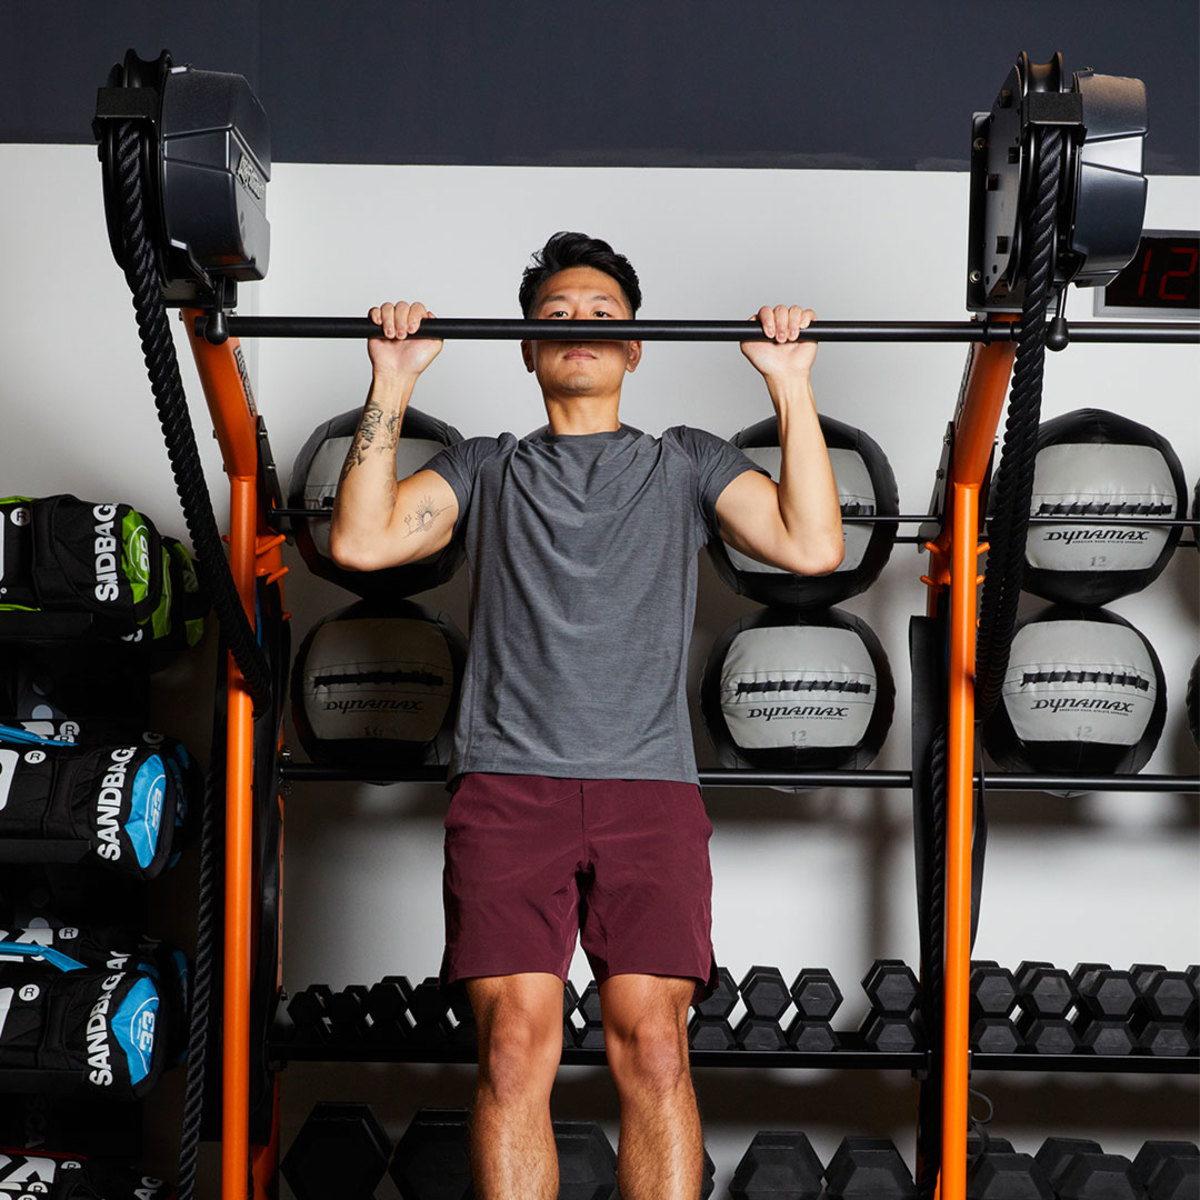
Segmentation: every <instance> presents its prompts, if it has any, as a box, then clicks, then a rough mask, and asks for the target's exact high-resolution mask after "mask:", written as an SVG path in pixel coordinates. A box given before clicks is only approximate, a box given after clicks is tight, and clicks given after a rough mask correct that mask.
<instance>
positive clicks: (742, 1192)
mask: <svg viewBox="0 0 1200 1200" xmlns="http://www.w3.org/2000/svg"><path fill="white" fill-rule="evenodd" d="M823 1174H824V1167H822V1166H821V1160H820V1159H819V1158H818V1157H817V1152H816V1151H815V1150H814V1149H813V1148H812V1143H811V1142H810V1141H809V1140H808V1136H807V1135H806V1134H803V1133H800V1132H791V1131H778V1132H776V1131H763V1132H760V1133H756V1134H755V1135H754V1138H753V1140H752V1141H751V1143H750V1145H749V1147H748V1148H747V1149H746V1153H745V1154H743V1155H742V1157H741V1160H740V1161H739V1162H738V1165H737V1167H736V1168H735V1169H734V1172H733V1180H732V1181H731V1183H730V1185H729V1195H730V1200H767V1198H768V1197H775V1198H776V1200H779V1198H781V1197H785V1196H786V1197H789V1198H790V1200H817V1198H818V1197H819V1196H820V1194H821V1176H822V1175H823Z"/></svg>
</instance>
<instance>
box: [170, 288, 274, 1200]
mask: <svg viewBox="0 0 1200 1200" xmlns="http://www.w3.org/2000/svg"><path fill="white" fill-rule="evenodd" d="M199 315H200V312H199V310H195V309H188V310H185V311H184V314H183V319H184V324H185V326H186V328H187V330H188V334H189V340H190V343H191V347H192V354H193V357H194V358H195V360H196V367H197V370H198V371H199V374H200V382H201V384H202V386H203V388H204V394H205V399H206V400H207V402H208V408H209V412H210V414H211V417H212V422H213V428H214V430H215V431H216V435H217V441H218V444H219V445H220V447H221V455H222V458H223V460H224V464H225V473H226V474H227V475H228V476H229V489H230V491H229V496H230V527H229V566H230V570H231V572H232V573H233V579H234V583H235V585H236V587H237V592H238V596H239V598H240V599H241V602H242V607H243V608H244V609H245V611H246V616H247V618H248V619H249V621H250V623H251V627H253V625H254V609H255V602H254V601H255V577H256V572H257V567H258V544H259V543H258V528H259V511H258V509H259V503H258V429H257V413H256V412H255V408H254V398H253V396H252V394H251V391H250V384H249V380H248V376H247V374H246V369H245V363H244V361H243V359H242V356H241V347H240V345H239V343H238V341H237V339H236V338H230V339H229V340H228V341H227V342H225V343H224V344H223V345H220V346H214V345H211V344H210V343H209V342H207V341H205V340H204V338H202V337H197V336H196V333H195V321H196V318H197V317H198V316H199ZM227 705H228V709H227V716H226V741H227V761H226V768H225V786H226V795H225V925H224V934H225V956H224V968H225V991H224V997H223V1001H222V1014H221V1015H222V1078H221V1101H222V1103H221V1197H222V1200H246V1196H247V1185H248V1182H249V1178H250V979H251V953H252V950H251V929H252V911H251V906H252V896H251V890H252V889H251V863H252V849H253V828H254V803H253V779H254V706H253V703H252V700H251V696H250V693H249V692H248V691H247V689H246V686H245V683H244V681H243V679H242V675H241V672H240V671H239V670H238V668H237V665H236V664H235V663H234V661H233V658H232V655H231V656H230V660H229V674H228V684H227Z"/></svg>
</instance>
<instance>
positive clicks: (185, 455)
mask: <svg viewBox="0 0 1200 1200" xmlns="http://www.w3.org/2000/svg"><path fill="white" fill-rule="evenodd" d="M143 137H144V129H143V128H142V126H140V125H139V124H138V123H136V122H134V121H125V122H122V123H121V124H120V126H119V127H118V129H117V133H116V145H117V152H116V165H117V179H118V182H119V188H120V206H121V212H120V219H121V237H122V242H123V246H124V252H125V262H124V268H125V279H126V281H127V282H128V284H129V290H130V291H131V292H132V294H133V307H134V311H135V313H136V314H137V324H138V333H139V335H140V337H141V343H142V354H143V356H144V358H145V361H146V371H147V373H148V374H149V377H150V388H151V391H152V392H153V393H154V403H155V407H156V408H157V409H158V418H159V423H160V424H161V426H162V431H163V438H164V440H165V441H166V445H167V456H168V458H169V459H170V461H171V469H172V471H173V472H174V475H175V490H176V492H177V493H178V495H179V501H180V505H181V507H182V509H183V515H184V520H185V521H186V523H187V528H188V533H189V534H190V535H191V538H192V545H193V547H194V549H195V552H196V570H197V573H198V574H199V576H200V579H201V582H202V583H203V585H204V588H205V590H206V591H207V592H208V595H209V596H210V597H211V598H212V604H213V611H214V612H215V613H216V616H217V621H218V623H219V624H220V626H221V631H222V633H223V635H224V636H225V639H226V641H227V642H228V643H229V649H230V651H231V652H232V654H233V657H234V660H235V661H236V662H237V665H238V667H239V669H240V670H241V672H242V676H243V677H244V678H245V680H246V686H247V687H248V688H249V690H250V694H251V695H252V696H253V697H254V703H255V705H256V706H258V707H262V706H264V705H266V704H268V703H269V701H270V697H271V675H270V671H269V670H268V667H267V661H266V656H265V655H264V654H263V652H262V648H261V647H260V646H259V645H258V642H257V640H256V639H255V636H254V630H253V629H251V628H250V622H249V621H248V620H247V619H246V614H245V611H244V610H243V608H242V602H241V600H240V599H239V597H238V594H237V588H236V586H235V585H234V582H233V576H232V574H231V573H230V570H229V565H228V563H227V562H226V561H225V549H224V546H223V545H222V543H221V534H220V532H219V530H218V529H217V522H216V518H215V517H214V516H213V511H212V501H211V499H210V497H209V494H208V485H207V484H206V483H205V480H204V468H203V466H202V464H201V462H200V454H199V451H198V450H197V448H196V436H195V432H194V431H193V429H192V419H191V414H190V413H189V411H188V406H187V397H186V396H185V395H184V391H183V381H182V379H181V378H180V374H179V359H178V358H177V356H176V354H175V341H174V339H173V338H172V336H171V327H170V324H169V322H168V320H167V307H166V304H165V303H164V302H163V298H162V292H161V290H160V287H159V282H158V269H157V265H156V262H155V256H154V249H153V246H152V244H151V242H150V237H149V234H148V233H147V230H146V212H145V204H144V201H143V190H142V176H141V143H142V139H143Z"/></svg>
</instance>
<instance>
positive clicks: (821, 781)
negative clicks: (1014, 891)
mask: <svg viewBox="0 0 1200 1200" xmlns="http://www.w3.org/2000/svg"><path fill="white" fill-rule="evenodd" d="M279 775H280V778H281V779H283V780H284V781H287V782H295V783H336V782H344V783H444V782H445V780H446V768H445V767H395V768H393V767H363V766H354V767H351V766H342V765H334V764H329V763H298V762H285V763H281V764H280V767H279ZM982 782H983V784H984V786H985V788H986V789H987V790H988V791H990V792H1028V791H1034V792H1036V791H1062V790H1063V789H1064V788H1070V789H1074V790H1078V791H1089V792H1186V793H1191V792H1196V793H1200V776H1194V775H1026V774H1016V773H1004V774H999V773H998V774H995V775H991V774H986V773H985V774H984V776H983V778H982ZM979 783H980V776H979V775H978V774H976V776H975V785H976V786H979ZM700 784H701V786H702V787H771V788H792V787H802V788H813V789H815V788H831V787H832V788H857V789H866V790H870V789H873V788H907V787H911V786H912V772H911V771H759V770H741V769H738V768H732V767H730V768H713V769H709V770H702V771H701V772H700Z"/></svg>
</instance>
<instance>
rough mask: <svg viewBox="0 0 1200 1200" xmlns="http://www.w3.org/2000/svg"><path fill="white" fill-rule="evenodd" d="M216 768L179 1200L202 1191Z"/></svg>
mask: <svg viewBox="0 0 1200 1200" xmlns="http://www.w3.org/2000/svg"><path fill="white" fill-rule="evenodd" d="M216 771H217V768H216V767H215V766H214V767H211V768H210V769H209V772H208V775H207V777H206V779H205V787H204V808H203V811H202V813H201V826H200V867H199V873H200V879H199V893H198V897H197V904H196V907H197V913H196V961H195V966H194V970H193V983H192V997H191V1011H190V1024H189V1027H188V1057H187V1063H188V1068H187V1086H186V1088H185V1090H184V1102H183V1122H182V1127H181V1129H180V1134H179V1179H178V1183H177V1185H176V1196H177V1197H178V1200H192V1197H193V1196H194V1194H195V1188H196V1162H197V1159H198V1157H199V1152H200V1129H201V1124H202V1122H203V1119H204V1094H205V1078H206V1074H207V1070H206V1068H207V1065H208V1024H209V1010H210V1005H211V1000H212V979H213V962H214V954H215V950H216V915H217V905H216V900H217V862H218V850H219V847H218V838H217V808H216V804H215V803H214V802H213V800H214V787H213V780H214V776H215V774H216Z"/></svg>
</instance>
